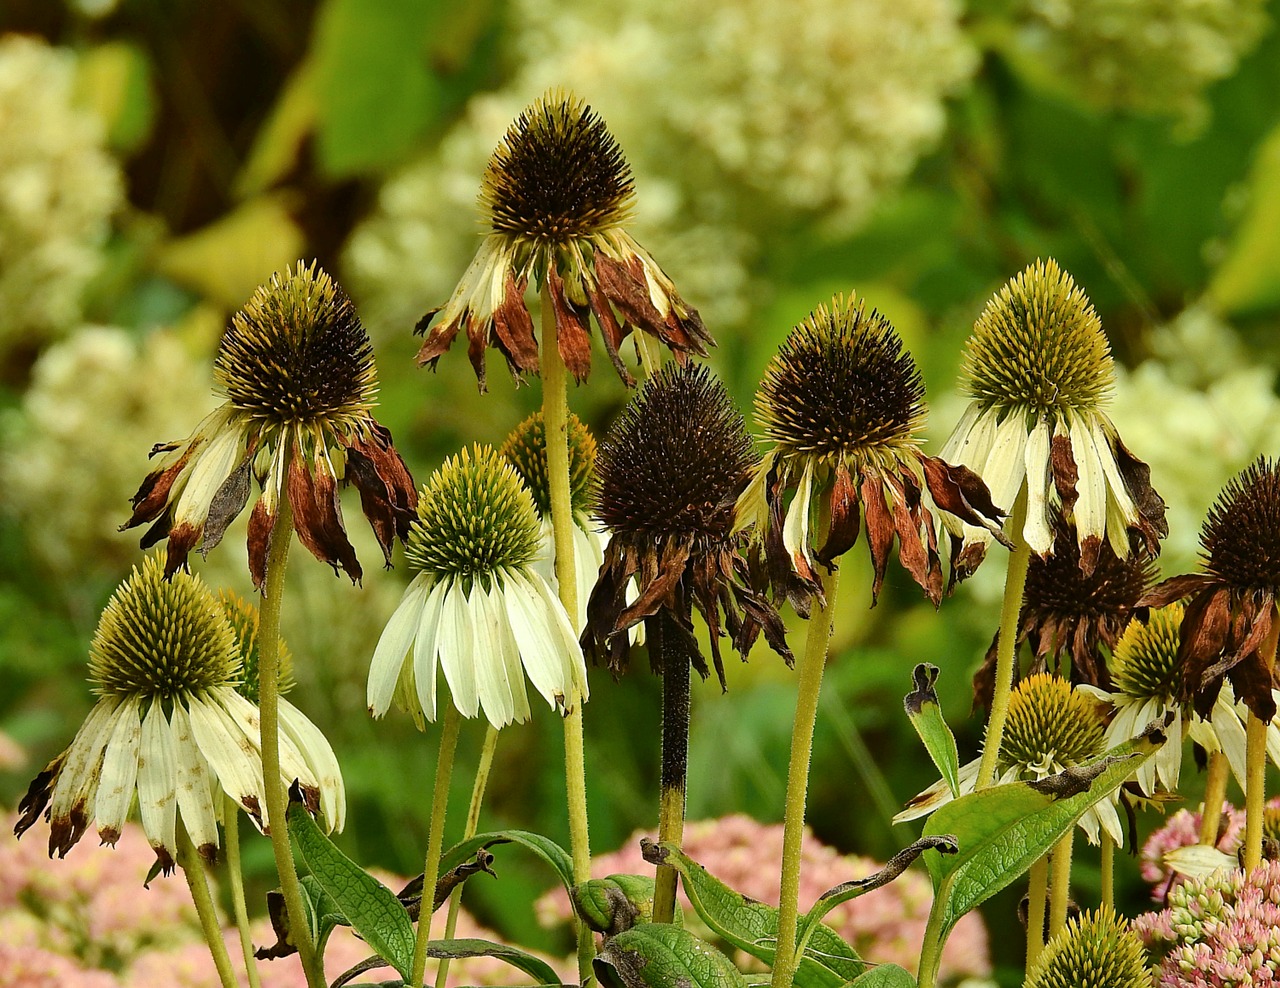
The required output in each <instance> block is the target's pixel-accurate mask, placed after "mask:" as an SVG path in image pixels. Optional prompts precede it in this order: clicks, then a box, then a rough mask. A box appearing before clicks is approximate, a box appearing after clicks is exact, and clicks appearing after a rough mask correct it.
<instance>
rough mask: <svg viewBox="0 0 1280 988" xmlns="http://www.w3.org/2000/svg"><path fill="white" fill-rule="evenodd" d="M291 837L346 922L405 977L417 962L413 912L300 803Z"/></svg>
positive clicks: (292, 810) (291, 820) (293, 811)
mask: <svg viewBox="0 0 1280 988" xmlns="http://www.w3.org/2000/svg"><path fill="white" fill-rule="evenodd" d="M286 820H287V822H288V825H289V836H290V838H292V840H293V842H294V844H295V845H296V846H297V848H298V851H299V853H300V854H301V855H302V858H303V860H304V861H305V862H306V864H307V867H308V868H309V869H310V871H311V874H312V875H313V876H314V877H315V880H316V881H317V882H318V883H319V885H320V887H321V888H322V889H323V890H324V892H325V894H326V895H328V896H329V898H331V899H332V900H333V903H334V905H335V906H337V908H338V909H339V910H341V912H342V914H343V916H345V917H346V919H347V922H348V923H350V924H351V928H352V929H354V930H355V931H356V932H357V933H358V934H360V936H361V937H362V938H363V939H364V940H365V942H366V943H368V944H369V946H370V947H372V948H373V950H374V951H375V952H376V953H377V954H378V956H379V957H384V958H386V959H387V960H388V961H390V962H391V965H392V966H393V967H394V968H395V969H396V971H397V972H398V973H399V974H400V976H401V977H403V978H408V977H409V971H410V968H411V965H412V964H413V947H414V932H413V923H412V921H410V919H409V913H408V912H407V911H406V910H405V908H404V906H403V905H401V904H400V900H399V899H397V898H396V897H395V893H393V892H392V891H391V890H390V889H389V888H387V887H386V886H385V885H383V884H382V883H381V882H380V881H378V880H377V879H376V878H374V877H373V876H372V875H370V874H368V873H367V872H365V871H364V869H362V868H361V867H360V866H359V865H358V864H356V863H355V862H354V861H352V860H351V859H350V858H348V857H347V856H346V855H345V854H343V853H342V852H341V851H340V850H338V847H337V845H335V844H334V843H333V842H332V841H331V840H329V838H328V837H326V836H325V835H324V833H323V832H322V831H321V830H320V828H319V827H317V826H316V823H315V821H314V820H312V819H311V816H310V815H309V814H308V813H307V811H306V810H305V809H304V808H303V807H302V805H301V804H299V803H291V804H290V806H289V811H288V814H287V816H286Z"/></svg>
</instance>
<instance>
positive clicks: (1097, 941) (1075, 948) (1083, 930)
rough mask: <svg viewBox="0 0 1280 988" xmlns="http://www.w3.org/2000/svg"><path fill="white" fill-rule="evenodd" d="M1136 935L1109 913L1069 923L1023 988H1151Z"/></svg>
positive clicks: (1088, 914) (1086, 915) (1101, 911)
mask: <svg viewBox="0 0 1280 988" xmlns="http://www.w3.org/2000/svg"><path fill="white" fill-rule="evenodd" d="M1153 985H1154V982H1153V980H1152V977H1151V972H1150V971H1149V970H1148V969H1147V958H1146V952H1145V951H1144V950H1143V948H1142V942H1141V941H1140V940H1139V939H1138V935H1137V934H1136V933H1134V932H1133V931H1132V930H1130V929H1129V924H1128V923H1127V922H1126V921H1125V920H1124V919H1122V918H1121V917H1119V916H1117V915H1116V914H1115V913H1114V912H1113V911H1112V910H1111V909H1109V908H1107V907H1106V906H1103V907H1102V908H1101V909H1099V910H1098V911H1097V912H1086V913H1084V914H1083V915H1082V916H1080V917H1078V918H1077V919H1073V920H1070V921H1069V922H1068V923H1067V925H1066V927H1065V928H1064V929H1063V930H1062V932H1061V933H1059V934H1058V935H1057V936H1055V937H1054V938H1053V939H1052V940H1050V941H1049V943H1048V944H1047V945H1046V946H1045V948H1044V952H1043V953H1042V954H1041V955H1040V958H1039V960H1038V961H1037V962H1036V964H1035V966H1034V967H1033V968H1032V969H1031V971H1030V973H1029V974H1028V976H1027V988H1153Z"/></svg>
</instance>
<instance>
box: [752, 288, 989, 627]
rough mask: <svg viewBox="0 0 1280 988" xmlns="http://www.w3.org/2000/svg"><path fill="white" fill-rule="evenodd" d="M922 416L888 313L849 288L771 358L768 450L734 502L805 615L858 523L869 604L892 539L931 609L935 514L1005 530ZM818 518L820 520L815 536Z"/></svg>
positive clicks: (935, 594)
mask: <svg viewBox="0 0 1280 988" xmlns="http://www.w3.org/2000/svg"><path fill="white" fill-rule="evenodd" d="M925 414H926V412H925V405H924V382H923V381H922V380H921V378H920V372H919V370H918V369H917V368H916V364H915V361H914V360H913V359H912V357H911V354H910V353H908V352H907V350H906V349H905V348H904V347H903V345H902V340H901V339H900V338H899V337H898V334H897V332H896V331H895V330H894V328H893V326H892V325H891V324H890V323H889V320H887V319H886V318H885V317H884V316H882V315H880V313H879V312H877V311H875V310H874V309H872V310H871V311H870V312H867V310H866V307H865V304H864V303H863V302H862V301H860V300H857V299H855V298H854V297H853V296H850V297H849V298H847V299H846V298H845V297H844V296H843V295H840V296H836V297H835V298H833V299H832V301H831V307H830V308H828V307H827V306H825V305H820V306H818V308H816V309H815V310H814V311H813V312H812V313H810V315H809V317H808V318H807V319H805V321H804V322H803V323H801V324H800V325H799V326H796V327H795V329H793V330H792V331H791V333H790V335H788V337H787V338H786V340H785V341H784V342H783V344H782V347H781V349H780V350H779V351H778V353H777V354H776V355H775V356H774V358H773V360H772V361H771V362H770V364H769V367H768V369H767V370H766V371H765V376H764V380H763V381H762V382H761V385H760V390H759V391H758V392H757V394H756V417H757V419H758V420H759V422H760V424H761V426H762V427H763V429H764V434H765V437H766V438H767V439H769V440H771V441H772V442H773V443H774V447H773V449H772V450H771V451H770V452H768V453H766V454H765V457H764V459H763V460H762V461H761V462H760V464H759V465H758V466H757V467H756V468H755V473H754V477H753V478H752V481H751V484H750V486H749V487H748V488H747V489H746V490H745V491H744V492H743V494H742V495H741V497H740V498H739V499H738V504H737V516H738V522H737V527H738V529H739V530H743V529H748V528H752V527H754V529H755V532H756V534H757V535H758V536H759V537H760V538H761V539H762V540H763V542H764V547H765V556H766V559H767V561H768V566H769V574H770V579H771V581H772V582H773V585H774V587H775V588H776V589H777V590H778V591H780V592H781V593H783V594H785V595H786V596H787V597H788V598H789V599H790V600H791V601H792V605H793V606H795V607H796V609H797V610H798V611H800V612H801V613H802V614H803V613H807V610H808V598H809V597H810V596H811V595H812V594H814V593H816V592H817V591H818V580H817V571H816V566H817V565H818V564H822V565H823V566H826V567H827V568H828V569H830V568H831V567H832V566H834V564H835V560H836V559H837V558H838V557H839V556H841V555H843V554H844V553H846V552H848V551H849V550H850V549H851V548H852V547H853V546H854V544H855V543H856V542H857V539H858V533H859V532H860V531H862V530H863V529H865V530H866V533H867V543H868V546H869V549H870V553H871V562H872V567H873V569H874V572H875V582H874V584H873V586H872V591H871V593H872V603H873V604H874V603H875V600H876V598H877V597H878V595H879V593H880V588H881V586H882V584H883V583H884V576H885V570H886V568H887V566H888V563H889V550H890V548H891V547H892V545H893V542H894V540H895V538H896V539H897V542H898V559H899V561H900V562H901V563H902V565H903V567H904V568H905V569H906V570H907V572H908V573H909V574H910V575H911V578H912V579H913V580H915V582H916V583H917V584H919V585H920V587H921V589H923V590H924V592H925V594H926V595H927V596H928V597H929V599H930V600H932V601H933V603H934V605H935V606H936V605H937V604H938V602H939V601H940V600H941V599H942V592H943V580H942V564H941V553H940V551H939V545H938V525H937V524H936V523H937V521H938V518H939V516H940V515H941V516H948V515H949V516H952V517H953V518H954V520H955V524H956V525H957V526H959V525H960V524H962V523H968V524H971V525H976V526H982V527H983V528H984V529H986V530H989V531H990V532H991V533H992V535H993V536H994V537H996V538H1003V536H1002V535H1000V524H999V523H1000V520H1001V518H1002V517H1003V514H1004V513H1003V512H1002V511H1000V510H999V509H998V508H997V507H996V506H995V505H994V504H992V502H991V497H990V495H989V494H988V493H987V488H986V485H985V484H983V482H982V480H981V479H980V478H979V477H978V475H977V474H975V473H973V472H972V471H970V470H968V469H966V468H965V467H956V466H951V465H950V464H948V463H946V462H944V461H943V460H942V459H940V458H938V457H934V456H926V455H925V454H924V453H922V452H921V451H920V439H919V437H918V436H917V432H918V431H919V429H920V428H921V427H922V426H923V424H924V419H925ZM788 494H790V495H791V498H790V504H789V505H788V503H787V495H788ZM815 516H816V517H817V518H819V519H825V520H827V521H824V522H823V524H820V525H819V526H818V528H819V531H818V533H817V534H816V535H815V533H814V532H813V529H814V518H815ZM823 529H825V531H823ZM815 538H818V539H820V540H821V544H815V542H814V539H815ZM955 568H956V560H954V559H953V561H952V569H953V572H954V571H955Z"/></svg>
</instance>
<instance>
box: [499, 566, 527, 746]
mask: <svg viewBox="0 0 1280 988" xmlns="http://www.w3.org/2000/svg"><path fill="white" fill-rule="evenodd" d="M505 593H507V590H504V591H503V594H504V595H505ZM492 607H493V615H494V619H495V621H496V622H497V628H496V631H495V642H496V645H497V656H498V659H499V661H501V663H502V668H503V670H504V672H505V675H506V679H507V683H508V684H509V685H510V687H511V700H512V720H514V721H515V722H516V723H519V724H523V723H524V722H525V721H527V720H528V719H529V714H530V710H529V691H528V690H527V689H526V688H525V682H524V681H525V673H524V666H523V664H522V663H521V662H520V646H519V645H518V644H516V636H515V632H513V631H512V630H511V616H510V614H508V613H507V605H506V602H505V600H503V599H501V597H499V598H498V599H495V600H493V601H492Z"/></svg>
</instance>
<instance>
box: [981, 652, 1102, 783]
mask: <svg viewBox="0 0 1280 988" xmlns="http://www.w3.org/2000/svg"><path fill="white" fill-rule="evenodd" d="M1103 750H1104V748H1103V724H1102V718H1101V717H1100V716H1099V715H1098V705H1097V701H1096V700H1094V699H1093V698H1092V697H1090V696H1088V695H1087V694H1085V693H1081V692H1079V691H1078V690H1073V689H1072V688H1071V684H1070V683H1069V682H1067V680H1065V679H1060V678H1058V677H1057V676H1053V675H1050V674H1049V673H1043V672H1042V673H1037V674H1036V675H1034V676H1028V677H1027V678H1026V679H1024V680H1023V681H1022V682H1020V683H1019V684H1018V686H1017V688H1016V689H1014V691H1013V693H1012V694H1011V695H1010V697H1009V713H1008V719H1007V720H1006V721H1005V727H1004V740H1003V741H1002V742H1001V745H1000V757H1001V760H1002V761H1004V762H1005V763H1006V764H1011V765H1036V764H1041V763H1043V762H1045V761H1046V759H1052V760H1053V761H1055V762H1057V763H1058V764H1060V765H1078V764H1080V763H1081V762H1084V761H1087V760H1088V759H1090V758H1092V757H1094V756H1095V755H1100V754H1102V752H1103Z"/></svg>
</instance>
